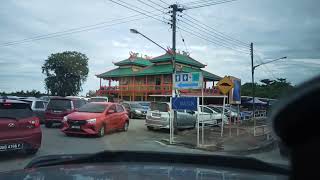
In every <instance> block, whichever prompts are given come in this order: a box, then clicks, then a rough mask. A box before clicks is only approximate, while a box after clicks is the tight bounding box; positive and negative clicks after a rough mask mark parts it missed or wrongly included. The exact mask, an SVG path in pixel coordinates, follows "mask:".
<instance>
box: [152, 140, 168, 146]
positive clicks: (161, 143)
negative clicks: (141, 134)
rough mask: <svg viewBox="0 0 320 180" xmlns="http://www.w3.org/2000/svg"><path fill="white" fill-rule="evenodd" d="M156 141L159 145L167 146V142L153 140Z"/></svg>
mask: <svg viewBox="0 0 320 180" xmlns="http://www.w3.org/2000/svg"><path fill="white" fill-rule="evenodd" d="M155 142H156V143H159V144H160V145H163V146H166V147H168V145H167V144H165V143H163V142H160V141H155Z"/></svg>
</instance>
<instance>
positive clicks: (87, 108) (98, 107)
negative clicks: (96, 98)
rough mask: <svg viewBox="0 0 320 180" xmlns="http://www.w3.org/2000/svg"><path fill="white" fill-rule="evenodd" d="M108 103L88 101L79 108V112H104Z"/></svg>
mask: <svg viewBox="0 0 320 180" xmlns="http://www.w3.org/2000/svg"><path fill="white" fill-rule="evenodd" d="M107 106H108V105H105V104H96V103H88V104H85V105H83V106H82V107H81V108H79V110H78V112H89V113H102V112H103V111H104V110H105V109H106V107H107Z"/></svg>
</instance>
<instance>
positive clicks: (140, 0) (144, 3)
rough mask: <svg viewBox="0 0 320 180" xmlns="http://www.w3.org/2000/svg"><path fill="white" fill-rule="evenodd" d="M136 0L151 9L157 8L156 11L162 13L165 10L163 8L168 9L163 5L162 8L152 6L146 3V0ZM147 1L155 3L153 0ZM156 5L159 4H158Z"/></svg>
mask: <svg viewBox="0 0 320 180" xmlns="http://www.w3.org/2000/svg"><path fill="white" fill-rule="evenodd" d="M137 1H139V2H140V3H141V4H143V5H146V6H149V7H151V8H153V9H155V10H157V11H160V12H163V13H165V11H164V10H165V9H168V8H165V7H163V8H162V9H159V8H155V7H153V6H152V5H150V4H147V3H146V2H144V1H142V0H137ZM149 2H151V3H153V4H157V3H154V2H153V1H149ZM157 6H159V4H158V5H157Z"/></svg>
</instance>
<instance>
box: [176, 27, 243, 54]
mask: <svg viewBox="0 0 320 180" xmlns="http://www.w3.org/2000/svg"><path fill="white" fill-rule="evenodd" d="M177 28H178V29H180V30H181V31H184V32H186V33H188V34H191V35H193V36H196V37H198V38H200V39H203V40H205V41H208V42H211V43H212V44H215V45H217V46H222V47H225V48H228V49H230V50H233V51H235V52H238V53H242V55H243V54H249V52H243V51H239V50H237V49H234V48H232V47H229V46H225V45H222V44H218V43H217V42H216V41H212V40H210V38H204V37H203V36H200V35H201V34H199V33H198V34H195V33H194V32H192V31H193V30H191V29H190V28H186V27H184V28H185V29H188V30H185V29H182V28H180V27H179V26H177Z"/></svg>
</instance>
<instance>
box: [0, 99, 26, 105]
mask: <svg viewBox="0 0 320 180" xmlns="http://www.w3.org/2000/svg"><path fill="white" fill-rule="evenodd" d="M0 103H21V104H28V103H27V102H24V101H19V100H13V99H0Z"/></svg>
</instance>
